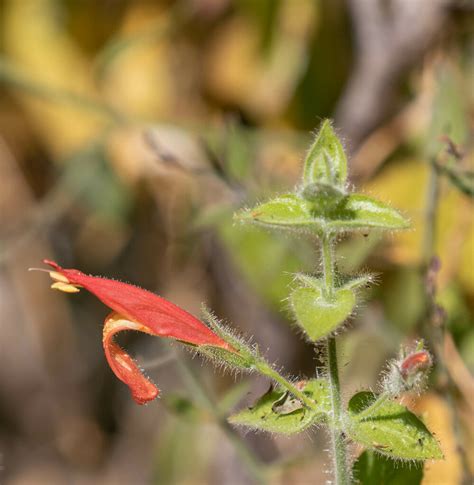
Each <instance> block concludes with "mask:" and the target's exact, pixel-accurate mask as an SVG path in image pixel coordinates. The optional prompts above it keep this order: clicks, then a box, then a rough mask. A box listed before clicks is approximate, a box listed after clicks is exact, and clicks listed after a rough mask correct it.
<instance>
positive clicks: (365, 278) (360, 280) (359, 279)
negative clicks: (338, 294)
mask: <svg viewBox="0 0 474 485" xmlns="http://www.w3.org/2000/svg"><path fill="white" fill-rule="evenodd" d="M374 280H375V277H374V275H373V274H370V273H367V274H361V275H359V276H356V277H352V278H349V279H347V280H346V281H344V282H343V283H342V284H340V285H339V288H344V289H345V290H357V289H358V288H360V287H361V286H365V287H368V286H370V285H371V284H372V283H373V282H374Z"/></svg>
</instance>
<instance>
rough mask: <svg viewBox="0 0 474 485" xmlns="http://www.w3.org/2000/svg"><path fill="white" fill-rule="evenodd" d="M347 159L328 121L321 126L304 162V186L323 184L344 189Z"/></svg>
mask: <svg viewBox="0 0 474 485" xmlns="http://www.w3.org/2000/svg"><path fill="white" fill-rule="evenodd" d="M346 180H347V157H346V154H345V153H344V148H343V147H342V144H341V142H340V140H339V138H338V137H337V135H336V133H335V132H334V129H333V127H332V125H331V122H330V121H329V120H324V121H323V123H322V124H321V127H320V129H319V132H318V134H317V135H316V137H315V139H314V142H313V144H312V145H311V148H310V149H309V152H308V154H307V156H306V159H305V162H304V172H303V182H304V185H309V184H312V183H318V182H319V183H325V184H330V185H334V186H336V187H339V188H344V186H345V184H346Z"/></svg>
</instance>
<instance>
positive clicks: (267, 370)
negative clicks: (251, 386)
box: [256, 360, 316, 409]
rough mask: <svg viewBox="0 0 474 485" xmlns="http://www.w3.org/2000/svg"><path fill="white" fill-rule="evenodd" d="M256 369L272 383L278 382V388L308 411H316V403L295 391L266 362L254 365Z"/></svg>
mask: <svg viewBox="0 0 474 485" xmlns="http://www.w3.org/2000/svg"><path fill="white" fill-rule="evenodd" d="M256 369H257V370H258V372H260V373H261V374H263V375H265V376H267V377H269V378H270V379H273V380H274V381H276V382H278V384H280V386H282V387H284V388H285V389H286V390H287V391H289V392H290V393H291V394H293V396H295V397H296V398H297V399H299V400H300V401H301V402H302V403H303V404H304V405H305V406H306V407H308V408H310V409H316V403H315V401H313V400H312V399H310V398H309V397H308V396H307V395H306V394H305V393H304V392H302V391H300V390H299V389H297V388H296V387H295V386H294V385H293V384H292V383H291V382H290V381H288V380H287V379H285V378H284V377H283V376H282V375H280V374H279V373H278V372H277V371H276V370H275V369H273V368H272V367H271V366H270V364H268V362H266V361H264V360H261V361H259V362H258V363H257V364H256Z"/></svg>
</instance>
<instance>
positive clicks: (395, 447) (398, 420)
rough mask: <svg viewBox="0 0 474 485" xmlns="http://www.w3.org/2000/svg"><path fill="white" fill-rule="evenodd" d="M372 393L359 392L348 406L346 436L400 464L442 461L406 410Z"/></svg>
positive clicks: (429, 436) (431, 439)
mask: <svg viewBox="0 0 474 485" xmlns="http://www.w3.org/2000/svg"><path fill="white" fill-rule="evenodd" d="M380 399H382V400H383V401H379V402H378V401H377V399H376V396H375V395H374V394H373V393H371V392H359V393H357V394H355V395H354V396H353V397H352V399H351V400H350V402H349V413H348V418H349V423H348V426H347V432H348V434H349V436H350V437H351V438H352V439H353V440H354V441H356V442H358V443H360V444H362V445H364V446H365V447H366V448H368V449H370V450H373V451H376V452H378V453H381V454H383V455H387V456H390V457H392V458H400V459H403V460H429V459H439V458H442V456H443V454H442V452H441V449H440V447H439V444H438V442H437V441H436V439H435V438H434V437H433V435H432V434H431V433H430V431H429V430H428V429H427V428H426V426H425V425H424V424H423V422H422V421H421V420H420V419H419V418H418V417H417V416H415V415H414V414H413V413H411V412H410V411H408V409H407V408H405V407H404V406H402V405H401V404H398V403H397V402H394V401H392V400H390V399H385V398H384V397H382V398H380Z"/></svg>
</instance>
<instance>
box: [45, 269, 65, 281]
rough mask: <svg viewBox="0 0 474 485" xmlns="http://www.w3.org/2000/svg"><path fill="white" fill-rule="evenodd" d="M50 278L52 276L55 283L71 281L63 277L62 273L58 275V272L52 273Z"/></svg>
mask: <svg viewBox="0 0 474 485" xmlns="http://www.w3.org/2000/svg"><path fill="white" fill-rule="evenodd" d="M49 276H51V278H52V279H53V280H54V281H60V282H61V283H69V280H68V279H67V278H66V277H65V276H64V275H62V274H61V273H58V272H57V271H50V272H49Z"/></svg>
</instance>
